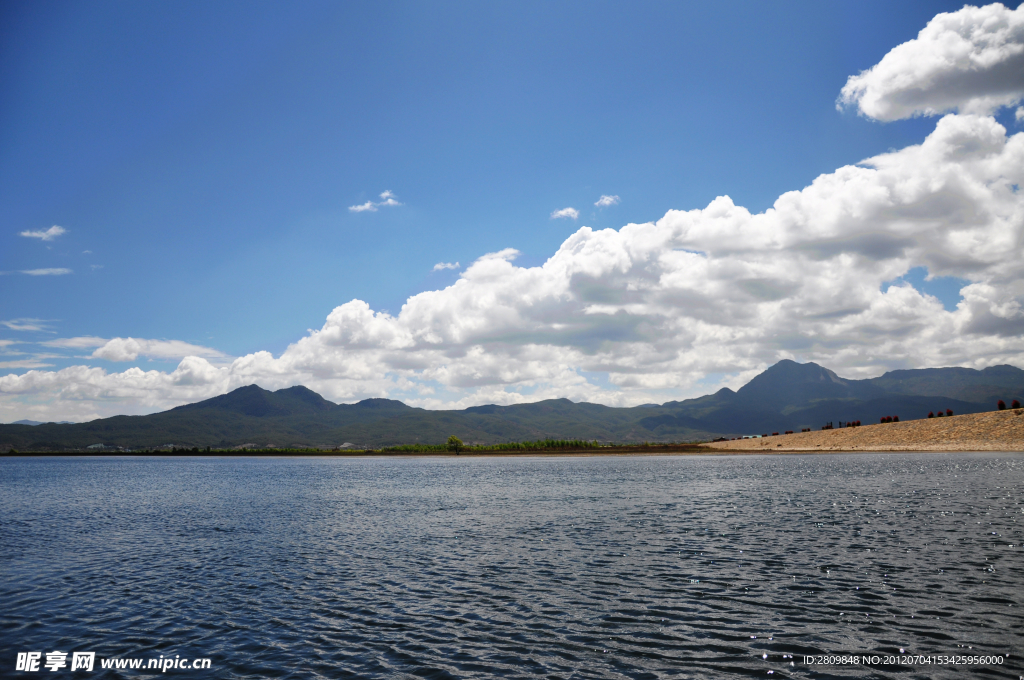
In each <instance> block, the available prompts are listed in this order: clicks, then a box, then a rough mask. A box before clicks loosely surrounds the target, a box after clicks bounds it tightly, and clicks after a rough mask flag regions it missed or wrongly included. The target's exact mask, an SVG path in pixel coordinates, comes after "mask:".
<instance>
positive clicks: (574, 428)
mask: <svg viewBox="0 0 1024 680" xmlns="http://www.w3.org/2000/svg"><path fill="white" fill-rule="evenodd" d="M1022 395H1024V370H1021V369H1019V368H1016V367H1014V366H1008V365H1003V366H992V367H989V368H986V369H983V370H975V369H970V368H928V369H915V370H900V371H890V372H888V373H886V374H885V375H883V376H881V377H878V378H871V379H867V380H847V379H845V378H840V377H839V376H838V375H836V374H835V373H834V372H833V371H830V370H829V369H827V368H824V367H822V366H819V365H818V364H815V363H806V364H799V363H796V362H794V361H789V360H783V361H780V362H779V363H777V364H775V365H774V366H771V367H770V368H768V369H767V370H765V371H764V372H763V373H761V374H759V375H758V376H756V377H755V378H753V379H752V380H751V381H750V382H749V383H747V384H746V385H744V386H743V387H741V388H740V389H739V390H737V391H733V390H730V389H728V388H723V389H721V390H719V391H718V392H716V393H714V394H710V395H707V396H703V397H699V398H696V399H687V400H684V401H670V402H667V403H664V404H660V405H657V404H645V405H643V406H636V407H633V408H615V407H610V406H602V405H600V404H590V403H574V402H572V401H569V400H568V399H548V400H545V401H539V402H535V403H531V404H517V405H513V406H497V405H494V404H491V405H485V406H473V407H470V408H466V409H462V410H453V411H431V410H426V409H421V408H415V407H412V406H408V405H406V404H404V403H402V402H400V401H395V400H391V399H365V400H363V401H360V402H358V403H356V404H335V403H333V402H330V401H328V400H326V399H324V398H323V397H321V396H320V395H319V394H317V393H316V392H313V391H312V390H310V389H307V388H305V387H302V386H296V387H289V388H287V389H281V390H277V391H274V392H271V391H268V390H264V389H262V388H260V387H258V386H256V385H249V386H246V387H240V388H238V389H236V390H234V391H232V392H229V393H227V394H224V395H221V396H219V397H214V398H212V399H207V400H205V401H200V402H197V403H194V404H187V405H184V406H178V407H176V408H172V409H170V410H168V411H163V412H161V413H154V414H151V415H146V416H114V417H112V418H102V419H98V420H93V421H90V422H87V423H78V424H60V423H43V424H36V425H28V424H14V423H12V424H9V425H0V451H8V450H10V449H16V450H19V451H44V450H45V451H63V450H82V449H86V448H87V447H90V446H94V447H95V446H96V445H103V446H105V447H121V448H124V449H155V448H160V447H171V446H173V447H177V448H192V447H198V448H205V447H212V448H234V447H240V446H246V445H248V446H251V447H254V448H265V447H266V448H269V447H273V448H325V449H330V448H336V447H339V446H342V445H344V444H346V443H347V444H349V445H350V446H352V447H353V448H380V447H383V446H394V445H401V444H440V443H443V442H444V441H445V440H446V439H447V438H448V436H449V435H452V434H454V435H456V436H458V437H459V438H461V439H462V440H463V441H465V442H466V443H467V444H469V443H474V444H496V443H502V442H509V441H535V440H540V439H547V438H552V439H585V440H595V439H596V440H598V441H601V442H617V443H629V442H641V441H647V442H684V441H696V440H707V439H713V438H717V437H723V436H724V437H735V436H739V435H750V434H765V433H772V432H783V431H786V430H793V431H799V430H801V429H803V428H812V429H818V428H820V427H822V426H823V425H825V424H826V423H829V422H832V423H834V424H835V425H836V426H838V425H839V423H840V422H845V421H856V420H860V421H862V422H863V423H865V424H867V423H873V422H878V420H879V418H880V417H883V416H893V415H898V416H899V417H900V419H901V420H912V419H917V418H924V417H926V416H927V414H928V412H929V411H939V410H941V411H945V410H946V409H950V410H952V411H953V412H954V413H956V414H964V413H978V412H982V411H991V410H994V409H995V407H996V402H997V401H998V400H1000V399H1002V400H1004V401H1005V402H1006V403H1007V404H1009V403H1010V402H1011V400H1012V399H1022V398H1024V396H1022ZM96 448H99V447H96Z"/></svg>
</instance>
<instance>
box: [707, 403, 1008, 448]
mask: <svg viewBox="0 0 1024 680" xmlns="http://www.w3.org/2000/svg"><path fill="white" fill-rule="evenodd" d="M705 446H707V447H709V448H714V449H719V450H723V451H737V452H753V451H763V452H768V451H772V452H779V453H781V452H784V451H1024V409H1016V410H1006V411H991V412H989V413H972V414H970V415H965V416H952V417H945V418H926V419H923V420H909V421H906V422H902V423H884V424H881V423H880V424H876V425H862V426H861V427H851V428H843V429H839V430H813V431H811V432H797V433H795V434H785V435H779V436H775V437H762V438H759V439H741V440H735V441H728V442H713V443H710V444H705Z"/></svg>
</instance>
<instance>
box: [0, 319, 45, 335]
mask: <svg viewBox="0 0 1024 680" xmlns="http://www.w3.org/2000/svg"><path fill="white" fill-rule="evenodd" d="M0 325H3V326H6V327H7V328H9V329H11V330H12V331H37V332H39V331H41V332H44V333H52V332H53V331H52V330H51V328H50V322H48V321H47V320H46V319H27V318H22V319H11V320H9V321H0Z"/></svg>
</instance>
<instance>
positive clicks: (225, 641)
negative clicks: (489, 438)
mask: <svg viewBox="0 0 1024 680" xmlns="http://www.w3.org/2000/svg"><path fill="white" fill-rule="evenodd" d="M1022 494H1024V457H1021V456H1020V455H1019V454H954V455H945V454H928V455H917V454H911V455H893V454H857V455H818V456H766V457H761V456H739V457H718V456H715V457H592V458H457V459H451V458H430V459H372V458H367V459H209V460H207V459H172V458H165V459H136V458H116V459H106V458H103V459H68V458H41V459H31V458H22V459H6V460H0V654H2V656H0V676H4V677H7V676H19V675H20V676H23V677H39V674H31V673H24V674H19V673H16V672H15V671H14V670H13V669H14V668H15V657H16V653H17V652H23V651H43V652H48V651H51V650H63V651H69V650H72V651H94V652H95V653H96V655H97V658H99V659H102V658H108V657H118V656H120V657H143V658H156V657H159V656H161V655H163V656H164V657H168V658H169V657H173V656H175V655H179V656H183V657H189V658H194V657H209V658H210V659H211V660H212V661H211V663H212V668H211V670H209V671H204V672H199V671H191V670H189V671H183V670H174V669H171V670H168V671H167V673H165V674H162V675H164V676H165V677H166V676H167V675H168V674H170V675H176V674H177V675H180V676H188V677H217V678H243V677H244V678H260V677H324V678H339V677H410V678H411V677H427V678H453V677H454V678H464V677H491V676H503V677H545V678H617V677H628V678H658V677H684V678H689V677H750V676H757V677H767V675H769V672H770V671H771V672H772V673H771V675H772V676H773V677H792V676H797V677H814V678H821V677H894V678H895V677H899V678H917V677H954V676H960V675H962V674H964V673H966V674H968V675H976V676H979V677H1005V678H1014V679H1017V678H1019V677H1020V676H1022V675H1024V663H1022V661H1024V658H1022V656H1024V644H1022V640H1024V617H1022V612H1024V564H1022V554H1024V550H1022V548H1021V546H1020V543H1021V542H1022V541H1024V535H1022V533H1021V530H1022V526H1021V525H1022V524H1024V515H1022V512H1024V505H1022V501H1024V498H1022ZM901 648H902V649H904V650H905V652H906V653H907V654H914V655H919V654H941V655H954V654H972V655H1000V656H1003V657H1004V660H1003V663H1002V664H1001V665H999V664H987V665H982V666H970V667H967V666H962V667H960V668H959V669H957V668H952V667H948V666H945V667H943V666H928V665H916V666H885V665H876V666H874V667H871V668H869V667H866V666H863V665H861V666H835V665H833V666H828V667H824V666H808V665H807V664H805V663H804V658H803V657H804V655H818V654H842V653H846V654H860V655H863V654H865V653H868V654H878V655H885V654H896V653H898V652H899V651H900V649H901ZM44 661H45V657H44ZM98 667H99V661H97V669H96V670H95V671H94V672H93V673H92V674H88V673H83V672H81V671H76V672H75V673H73V674H71V675H73V676H75V677H126V678H142V677H153V676H154V674H153V672H152V671H150V672H148V673H147V672H146V671H131V670H124V671H113V670H107V671H103V670H100V669H99V668H98ZM41 672H42V673H43V674H45V676H47V677H60V675H59V674H56V673H54V674H51V673H50V672H49V671H46V670H45V669H43V670H42V671H41ZM63 672H64V673H69V672H70V671H68V670H67V669H63ZM156 675H161V674H159V673H157V674H156Z"/></svg>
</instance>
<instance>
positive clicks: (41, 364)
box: [0, 359, 53, 369]
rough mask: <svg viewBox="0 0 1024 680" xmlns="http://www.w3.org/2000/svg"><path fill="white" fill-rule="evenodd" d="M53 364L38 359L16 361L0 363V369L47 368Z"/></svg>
mask: <svg viewBox="0 0 1024 680" xmlns="http://www.w3.org/2000/svg"><path fill="white" fill-rule="evenodd" d="M50 366H53V364H48V363H46V362H45V361H41V360H39V359H18V360H16V361H0V368H6V369H12V368H14V369H17V368H21V369H24V368H48V367H50Z"/></svg>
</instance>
